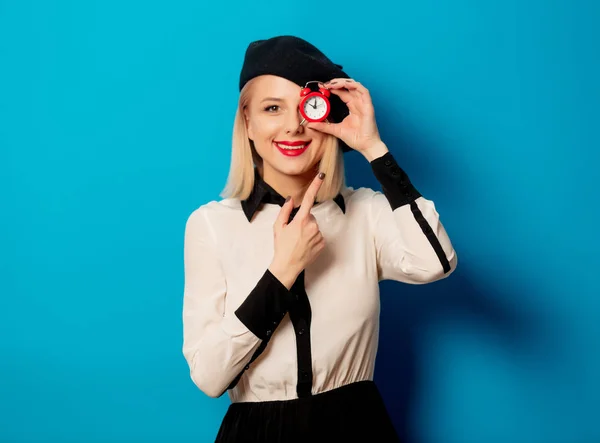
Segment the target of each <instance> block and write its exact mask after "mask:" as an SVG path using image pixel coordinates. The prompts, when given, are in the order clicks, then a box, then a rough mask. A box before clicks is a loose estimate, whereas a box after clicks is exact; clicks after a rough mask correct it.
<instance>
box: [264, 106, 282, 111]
mask: <svg viewBox="0 0 600 443" xmlns="http://www.w3.org/2000/svg"><path fill="white" fill-rule="evenodd" d="M273 108H277V109H279V106H277V105H271V106H267V107H266V108H265V111H267V112H272V111H271V110H272V109H273Z"/></svg>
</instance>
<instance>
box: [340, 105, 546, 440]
mask: <svg viewBox="0 0 600 443" xmlns="http://www.w3.org/2000/svg"><path fill="white" fill-rule="evenodd" d="M382 114H383V115H391V114H390V113H382ZM388 119H389V121H388V122H384V123H383V124H382V123H381V122H380V118H379V117H378V123H379V125H380V133H381V135H382V139H383V140H384V142H385V143H386V144H387V145H388V147H389V149H390V151H391V152H392V154H394V156H395V157H396V159H397V160H398V163H399V164H400V166H401V167H404V166H403V161H402V159H405V160H409V163H412V164H413V165H414V164H416V165H419V170H420V172H421V174H420V179H419V182H420V181H422V180H427V178H428V177H431V176H432V175H431V174H432V171H433V170H437V169H440V170H442V171H441V174H438V175H437V176H436V180H435V182H436V183H450V184H451V187H452V189H449V188H450V187H449V186H446V189H440V190H437V189H436V192H435V194H436V195H438V196H442V197H439V198H441V199H443V200H446V199H452V197H451V195H462V196H463V197H461V198H460V199H459V200H460V201H457V202H456V204H457V205H459V206H460V207H461V210H462V208H464V205H465V202H464V201H463V199H464V198H465V196H468V192H466V193H464V192H461V191H460V189H458V188H459V187H461V186H464V180H463V181H462V183H463V184H461V180H460V177H459V175H460V174H461V172H460V171H452V170H451V168H443V167H442V166H443V164H444V159H443V158H442V157H443V155H444V154H446V155H447V153H439V154H440V155H439V156H436V155H437V154H438V153H437V152H436V151H437V150H436V149H435V146H428V145H429V144H430V143H431V142H430V141H428V142H424V141H423V140H424V138H422V137H417V136H415V134H407V133H406V131H404V132H403V129H406V128H399V127H398V121H392V119H391V118H389V117H388ZM386 127H387V128H394V131H398V130H399V129H400V132H401V133H400V134H398V132H396V133H394V134H390V135H386V134H384V131H383V130H382V129H383V128H386ZM413 127H414V126H413ZM346 155H347V157H346V162H345V163H346V177H347V178H348V180H347V182H348V185H349V186H352V187H354V188H358V187H361V186H368V187H371V188H373V189H377V190H379V189H380V185H379V184H378V183H377V181H376V180H375V178H374V177H373V175H372V173H371V171H370V169H369V167H368V166H367V167H365V165H364V162H365V159H364V158H363V157H362V156H361V155H360V154H358V153H352V152H351V153H348V154H346ZM432 162H433V163H438V162H440V163H441V164H440V165H432V164H431V163H432ZM421 165H423V166H421ZM406 169H407V171H406V172H407V173H408V175H409V177H411V171H410V170H408V169H410V168H406ZM413 172H414V171H413ZM440 175H441V176H440ZM412 176H414V174H412ZM423 176H425V178H423ZM411 178H412V177H411ZM413 181H414V180H413ZM415 185H416V187H417V189H422V188H423V186H419V183H415ZM422 192H423V191H422ZM424 196H425V197H426V198H429V199H432V200H434V201H435V200H436V199H437V198H438V197H429V196H428V195H427V193H426V192H424ZM453 204H454V203H453V202H452V201H450V202H447V203H446V206H448V205H453ZM440 216H441V218H442V223H443V222H444V214H443V213H441V214H440ZM465 229H466V230H467V231H468V227H465ZM448 233H449V235H450V238H451V240H452V239H453V236H452V232H451V230H449V231H448ZM453 244H454V246H455V248H456V250H457V254H458V267H457V269H456V271H455V272H454V273H453V274H452V275H450V276H449V277H448V278H447V279H444V280H441V281H438V282H434V283H430V284H427V285H407V284H402V283H397V282H388V281H386V282H382V283H381V300H382V302H381V305H382V306H381V307H382V310H381V329H380V341H379V351H378V356H377V364H376V371H375V381H376V383H377V385H378V387H379V388H380V390H381V393H382V396H383V398H384V401H385V403H386V405H387V407H388V410H389V412H390V415H391V416H392V419H393V421H394V424H395V426H396V429H397V431H398V433H399V435H400V437H401V439H402V441H406V442H410V443H419V442H418V440H417V436H416V435H415V431H416V430H415V429H413V426H414V417H413V416H412V414H413V412H414V407H415V406H416V404H417V401H416V400H417V399H418V397H419V395H420V374H422V372H423V368H422V365H421V364H420V355H421V353H422V352H423V349H419V343H421V342H422V340H421V339H422V337H423V335H422V334H423V332H424V331H427V330H431V328H432V327H435V326H436V324H437V325H439V324H441V323H443V324H444V325H448V324H450V325H452V324H456V325H457V326H460V329H465V327H466V328H467V329H468V330H471V331H474V333H478V332H481V333H482V334H483V336H488V335H487V334H488V333H489V334H492V335H493V337H494V339H495V340H500V341H501V344H503V345H506V347H507V349H509V350H510V351H511V352H514V353H516V354H517V355H519V354H520V353H527V354H531V353H534V354H535V353H539V352H540V349H546V348H544V346H543V345H541V343H542V341H543V338H542V337H543V334H542V331H543V330H544V328H543V327H542V326H543V323H544V322H543V321H542V319H541V318H533V317H534V315H533V314H532V313H531V311H527V310H524V309H523V307H522V306H516V305H515V300H518V299H519V297H518V294H514V293H511V294H502V293H500V291H499V290H498V289H497V288H486V287H478V286H477V285H476V284H474V283H473V281H476V279H470V278H469V270H468V269H467V268H465V266H464V263H462V264H461V251H460V246H459V245H457V244H456V241H455V240H453ZM504 268H506V269H504ZM509 268H510V265H509V264H505V265H504V266H503V269H504V271H506V272H510V271H509ZM516 271H517V272H518V270H516ZM535 317H537V314H536V315H535ZM521 355H522V354H521Z"/></svg>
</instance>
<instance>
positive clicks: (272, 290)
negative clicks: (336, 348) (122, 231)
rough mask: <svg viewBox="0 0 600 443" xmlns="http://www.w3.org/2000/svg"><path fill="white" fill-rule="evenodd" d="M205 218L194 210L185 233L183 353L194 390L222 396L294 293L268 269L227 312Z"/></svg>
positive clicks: (224, 286)
mask: <svg viewBox="0 0 600 443" xmlns="http://www.w3.org/2000/svg"><path fill="white" fill-rule="evenodd" d="M203 218H204V217H203V215H202V214H201V211H200V210H196V211H194V213H192V215H190V217H189V219H188V221H187V223H186V228H185V240H184V274H185V275H184V280H185V283H184V295H183V354H184V356H185V359H186V361H187V363H188V365H189V368H190V376H191V378H192V380H193V381H194V383H195V384H196V386H198V388H200V390H202V391H203V392H204V393H205V394H207V395H208V396H210V397H219V396H221V395H222V394H223V393H224V392H225V391H226V390H227V389H228V387H230V386H232V382H233V381H234V379H236V377H238V379H239V375H241V373H242V372H243V371H244V370H245V369H247V368H248V366H247V365H248V364H249V363H250V362H251V360H253V357H254V358H256V356H257V350H259V348H260V349H264V347H265V346H266V343H265V342H266V341H268V339H269V337H270V335H271V333H272V331H273V330H275V328H276V327H277V326H278V325H279V322H280V321H281V319H282V318H283V317H284V316H285V313H286V312H287V304H286V303H285V301H287V300H288V298H287V297H290V296H291V293H290V292H289V291H288V290H287V288H286V287H285V286H284V285H283V284H282V283H281V282H279V280H277V278H276V277H274V276H273V275H272V274H271V273H270V272H269V270H268V269H267V270H266V272H265V274H264V275H263V276H262V277H261V279H260V280H259V281H258V283H257V284H256V286H255V288H254V289H253V290H252V291H251V293H250V294H249V295H248V297H247V298H246V300H245V301H244V302H243V303H242V305H241V306H240V307H239V308H238V309H237V311H236V313H235V314H233V313H227V312H225V298H226V295H227V282H226V280H225V276H224V273H223V269H222V268H221V264H220V261H219V258H218V255H217V254H216V251H215V247H214V243H213V242H212V241H211V238H210V236H209V233H208V232H207V227H206V225H205V223H204V222H203ZM277 300H282V301H281V302H279V303H278V302H277Z"/></svg>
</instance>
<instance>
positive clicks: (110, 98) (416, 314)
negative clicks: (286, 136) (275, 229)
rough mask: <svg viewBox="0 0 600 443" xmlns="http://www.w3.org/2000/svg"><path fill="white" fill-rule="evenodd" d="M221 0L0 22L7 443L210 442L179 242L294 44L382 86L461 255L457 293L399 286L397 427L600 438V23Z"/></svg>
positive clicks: (69, 8)
mask: <svg viewBox="0 0 600 443" xmlns="http://www.w3.org/2000/svg"><path fill="white" fill-rule="evenodd" d="M201 3H202V2H197V1H191V0H187V1H182V0H181V1H176V2H156V1H151V2H142V1H129V2H117V1H115V0H112V1H108V0H105V1H86V2H75V1H62V2H58V1H45V2H41V1H37V2H36V1H18V2H17V1H14V2H9V1H6V0H5V1H0V88H1V89H0V92H1V93H0V189H1V190H2V192H0V226H1V227H2V229H1V231H0V232H1V233H0V251H1V254H0V280H1V286H0V291H1V296H0V441H1V442H3V443H4V442H6V443H13V442H61V443H67V442H77V443H79V442H82V441H85V442H89V443H93V442H102V443H107V442H123V441H131V442H133V441H143V442H146V443H150V442H166V441H169V442H176V441H196V442H205V441H212V439H213V438H214V436H215V434H216V431H217V428H218V426H219V423H220V420H221V418H222V416H223V414H224V413H225V410H226V408H227V405H228V399H227V398H226V397H222V398H220V399H217V400H214V399H210V398H208V397H206V396H204V394H202V393H201V392H200V391H198V390H197V389H196V388H195V386H194V385H193V383H192V381H191V380H190V378H189V376H188V369H187V366H186V363H185V361H184V359H183V356H182V354H181V340H182V337H181V303H182V290H183V268H182V242H183V230H184V224H185V221H186V218H187V216H188V215H189V214H190V212H191V211H192V210H193V209H195V208H196V207H198V206H200V205H201V204H203V203H205V202H207V201H209V200H212V199H217V198H218V194H219V192H220V190H221V188H222V186H223V184H224V182H225V179H226V176H227V170H228V165H229V155H230V138H231V127H232V121H233V116H234V112H235V106H236V100H237V78H238V72H239V68H240V66H241V61H242V57H243V53H244V50H245V47H246V45H247V44H248V42H250V41H251V40H254V39H258V38H266V37H270V36H273V35H277V34H296V35H299V36H302V37H304V38H306V39H308V40H309V41H311V42H313V43H314V44H316V45H317V46H318V47H320V48H321V49H322V50H323V51H324V52H325V53H326V54H328V55H329V56H330V57H331V58H332V59H334V61H335V62H336V63H341V64H343V65H344V67H345V68H346V70H347V72H348V73H350V74H351V75H352V76H353V77H354V78H355V79H356V80H358V81H361V82H362V83H364V84H365V85H366V86H367V87H368V88H369V89H370V90H371V92H372V96H373V100H374V103H375V109H376V112H377V117H378V122H379V125H380V129H381V134H382V137H383V139H384V141H385V142H386V143H387V144H388V146H389V147H390V148H391V150H392V152H393V153H394V154H395V155H396V157H397V158H398V159H399V161H400V163H401V165H402V166H403V167H404V168H405V169H406V170H407V171H408V172H409V174H410V176H411V178H412V180H413V182H414V183H415V184H416V185H417V187H418V188H419V189H420V191H421V192H422V193H423V194H424V195H425V196H427V197H428V198H430V199H432V200H434V201H435V202H436V207H437V208H438V210H439V212H440V214H441V215H442V220H443V223H444V225H445V226H446V228H447V230H448V232H449V234H450V236H451V238H452V240H453V243H454V245H455V247H456V249H457V251H458V255H459V266H458V269H457V271H456V272H455V274H453V275H452V276H451V278H449V279H448V280H444V281H441V282H437V283H434V284H431V285H426V286H420V287H413V286H408V285H402V284H399V283H394V282H385V283H383V284H382V303H383V313H382V333H381V347H380V352H379V358H378V363H377V369H376V371H377V374H376V380H377V382H378V383H379V385H380V387H381V389H382V391H383V394H384V397H385V401H386V403H387V404H388V407H389V408H390V411H391V413H392V415H393V416H394V420H395V423H396V425H397V427H398V430H399V432H400V433H401V434H402V435H403V436H404V437H406V438H408V437H410V438H411V440H410V441H414V442H422V443H442V442H443V443H471V442H472V443H480V442H484V441H485V442H487V443H496V442H505V441H511V442H513V443H517V442H523V443H554V442H556V443H594V442H598V441H600V426H599V425H598V424H597V423H596V422H595V420H597V418H598V414H599V411H600V381H599V377H598V374H600V354H599V348H600V346H599V342H600V322H599V321H598V317H599V315H598V314H599V312H600V301H599V300H600V298H599V297H598V296H599V295H600V290H599V289H600V287H599V284H598V282H597V280H596V279H595V278H594V277H595V272H596V271H597V269H598V265H599V264H600V263H599V258H598V253H597V250H598V249H597V248H598V246H599V245H598V243H599V242H598V228H597V223H598V211H597V209H596V205H597V204H598V200H599V199H598V197H597V194H596V192H595V191H596V190H595V186H596V184H595V183H594V182H593V178H592V177H593V176H596V174H597V168H598V166H597V165H598V160H599V155H598V148H599V141H600V137H599V135H598V127H599V123H600V121H599V120H600V118H599V117H600V113H599V111H598V103H600V87H599V86H598V85H599V84H600V83H598V79H599V78H600V59H599V58H598V43H599V41H600V31H598V30H597V28H596V26H597V23H598V21H599V19H600V7H599V6H598V5H599V3H598V2H593V1H592V0H589V1H587V2H586V1H583V0H580V1H570V2H568V1H567V0H555V1H551V2H550V1H541V0H530V1H526V2H525V3H522V2H517V1H516V0H507V1H502V2H492V1H478V2H477V1H466V0H457V1H448V0H440V1H432V0H425V1H420V2H399V3H395V6H392V3H391V2H381V1H379V2H378V1H375V2H373V1H370V2H357V1H351V0H349V1H345V2H341V3H340V2H327V3H323V5H322V6H320V7H318V8H316V9H318V10H315V8H313V11H312V17H311V18H304V19H303V18H301V17H302V15H303V14H305V13H310V12H311V11H310V9H309V8H308V6H307V8H306V9H305V10H304V9H303V6H302V4H298V3H293V2H289V3H282V2H263V3H262V4H257V3H256V2H237V1H236V2H234V4H231V2H226V3H213V4H208V5H202V4H201ZM315 23H318V26H316V25H315ZM346 158H347V176H348V182H349V184H350V185H352V186H355V187H357V186H371V187H377V183H376V182H375V180H374V178H373V176H372V173H371V171H370V169H369V166H368V164H367V162H366V161H365V160H364V158H362V156H360V154H357V153H355V152H353V153H349V154H348V155H347V157H346Z"/></svg>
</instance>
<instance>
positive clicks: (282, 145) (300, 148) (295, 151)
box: [273, 142, 310, 157]
mask: <svg viewBox="0 0 600 443" xmlns="http://www.w3.org/2000/svg"><path fill="white" fill-rule="evenodd" d="M300 143H302V144H298V143H293V144H292V143H288V142H273V144H274V145H275V147H276V148H277V149H278V150H279V152H281V153H282V154H283V155H286V156H288V157H297V156H299V155H302V154H303V153H304V152H306V150H307V149H308V147H309V146H310V142H307V143H303V142H300Z"/></svg>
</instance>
